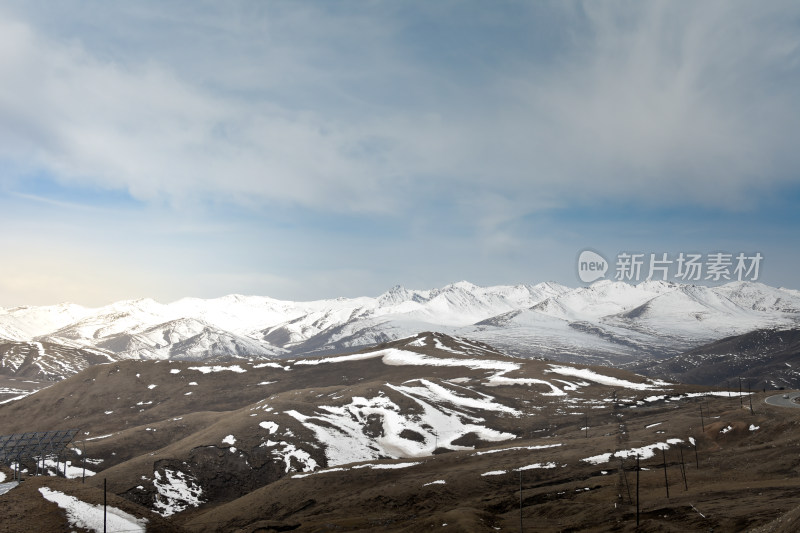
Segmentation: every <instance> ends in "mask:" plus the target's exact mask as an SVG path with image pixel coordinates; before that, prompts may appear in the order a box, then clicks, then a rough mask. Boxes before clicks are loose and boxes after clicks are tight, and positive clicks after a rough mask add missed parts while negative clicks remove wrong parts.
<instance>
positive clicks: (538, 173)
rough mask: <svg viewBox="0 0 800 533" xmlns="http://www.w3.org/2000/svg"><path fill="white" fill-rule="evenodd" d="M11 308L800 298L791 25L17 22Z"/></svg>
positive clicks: (338, 7)
mask: <svg viewBox="0 0 800 533" xmlns="http://www.w3.org/2000/svg"><path fill="white" fill-rule="evenodd" d="M0 79H2V80H3V83H2V84H0V217H2V219H1V220H2V223H3V228H4V230H3V232H2V234H0V306H2V307H10V306H14V305H24V304H48V303H56V302H61V301H73V302H77V303H82V304H86V305H102V304H105V303H108V302H111V301H114V300H118V299H123V298H137V297H144V296H148V297H153V298H156V299H158V300H161V301H171V300H174V299H177V298H180V297H182V296H199V297H215V296H221V295H224V294H229V293H244V294H261V295H269V296H273V297H276V298H282V299H294V300H305V299H314V298H329V297H336V296H357V295H377V294H380V293H381V292H383V291H384V290H386V289H388V288H389V287H391V286H392V285H395V284H402V285H405V286H408V287H413V288H432V287H437V286H442V285H444V284H447V283H450V282H454V281H458V280H461V279H467V280H470V281H472V282H473V283H476V284H480V285H495V284H511V283H537V282H540V281H549V280H553V281H558V282H561V283H565V284H567V285H571V286H576V285H578V284H579V281H578V279H577V276H576V267H575V259H576V257H577V254H578V253H579V252H580V251H581V250H582V249H584V248H592V249H595V250H598V251H601V252H602V253H603V254H604V255H605V256H606V258H607V259H609V260H611V261H612V262H613V261H614V257H615V255H616V254H617V253H618V252H620V251H639V252H641V253H645V254H649V253H658V254H660V253H663V252H666V253H669V254H672V255H677V254H678V253H680V252H698V253H704V254H707V253H712V252H718V251H725V252H729V253H732V254H736V253H738V252H746V253H754V252H760V253H762V254H763V256H764V261H763V264H762V269H761V276H760V281H763V282H765V283H769V284H772V285H776V286H786V287H790V288H796V289H798V288H800V280H798V276H797V269H796V267H795V265H796V264H798V262H800V251H799V250H798V246H797V243H798V242H800V214H798V210H797V206H798V204H800V150H797V140H796V139H797V134H798V125H800V94H798V93H800V6H799V5H798V4H797V3H796V2H788V1H787V2H780V1H776V2H769V3H767V4H763V3H759V4H758V5H756V4H755V3H753V2H744V1H741V2H739V1H726V2H702V3H700V2H586V3H584V2H566V1H554V2H502V1H499V2H483V1H453V2H450V1H440V2H426V1H419V2H411V1H405V2H388V1H383V2H379V1H374V2H368V1H357V2H356V1H353V2H348V1H342V2H323V1H319V2H312V1H308V2H278V1H239V2H224V3H219V2H197V1H191V2H189V1H187V2H100V1H97V2H93V1H61V2H56V3H52V2H29V1H13V0H6V1H2V0H0Z"/></svg>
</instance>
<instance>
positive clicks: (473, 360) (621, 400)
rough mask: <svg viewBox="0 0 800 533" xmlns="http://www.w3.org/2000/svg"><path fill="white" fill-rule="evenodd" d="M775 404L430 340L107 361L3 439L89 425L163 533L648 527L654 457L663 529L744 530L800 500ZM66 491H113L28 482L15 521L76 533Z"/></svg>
mask: <svg viewBox="0 0 800 533" xmlns="http://www.w3.org/2000/svg"><path fill="white" fill-rule="evenodd" d="M760 400H761V397H760V396H758V397H756V398H754V399H753V403H754V407H755V412H754V414H751V412H750V410H749V398H747V399H744V400H743V399H740V398H739V397H737V396H736V395H735V394H733V393H730V392H727V391H716V392H715V391H711V390H709V389H705V388H701V387H687V386H680V385H670V384H668V383H665V382H661V381H657V380H652V379H648V378H644V377H641V376H637V375H635V374H631V373H628V372H624V371H619V370H612V369H607V368H600V367H585V366H576V365H569V364H563V363H556V362H554V361H548V360H541V359H518V358H510V357H507V356H504V355H502V354H500V353H499V352H497V351H496V350H494V349H492V348H491V347H489V346H487V345H484V344H481V343H478V342H475V341H469V340H465V339H460V338H454V337H448V336H445V335H441V334H435V333H423V334H419V335H416V336H413V337H409V338H406V339H402V340H399V341H395V342H392V343H388V344H385V345H381V346H378V347H375V348H372V349H368V350H363V351H361V352H355V353H351V354H345V355H331V356H326V357H319V358H310V359H295V360H282V361H259V360H255V361H252V362H247V361H241V362H237V363H225V364H202V363H197V362H188V361H181V362H175V361H120V362H114V363H109V364H103V365H96V366H92V367H90V368H87V369H86V370H84V371H83V372H81V373H80V374H77V375H75V376H73V377H71V378H69V379H66V380H64V381H61V382H59V383H56V384H54V385H52V386H51V387H49V388H46V389H44V390H41V391H39V392H37V393H35V394H33V395H31V396H28V397H26V398H23V399H20V400H17V401H13V402H9V403H7V404H4V405H0V427H2V428H3V433H13V432H22V431H31V430H45V429H58V428H64V427H75V428H80V429H81V434H80V438H79V439H76V442H75V443H74V448H75V449H77V450H80V452H78V451H75V449H73V451H70V452H69V454H68V455H67V457H66V459H67V461H68V463H67V474H68V476H70V477H75V476H80V475H81V473H82V470H81V468H80V467H81V466H83V460H84V458H85V459H86V460H87V463H86V467H87V469H88V470H89V471H90V473H94V474H95V475H93V476H90V477H88V478H87V479H86V484H85V485H84V486H85V487H88V488H92V487H93V488H94V489H99V488H102V485H103V480H107V483H108V487H109V490H110V491H111V492H112V493H113V494H115V495H117V496H120V497H122V498H123V499H124V501H126V502H129V503H126V504H119V506H120V508H122V507H125V508H126V509H127V512H128V513H132V516H134V517H135V518H136V519H140V518H148V520H149V522H148V524H149V525H148V527H150V528H151V529H153V530H158V529H157V528H160V527H165V526H164V524H168V525H170V524H171V526H172V527H174V528H176V530H177V528H184V529H185V530H186V531H248V532H249V531H253V532H255V531H287V530H297V531H326V530H330V529H333V530H337V529H338V530H371V531H419V530H422V529H428V528H430V527H436V528H440V527H442V526H443V525H444V524H446V526H445V527H447V528H449V530H452V531H495V530H497V529H498V528H499V529H501V530H505V529H511V528H518V526H519V522H520V513H521V517H522V521H523V523H524V524H525V525H526V527H529V528H531V530H532V528H534V526H535V527H536V528H537V530H543V531H556V530H561V529H565V528H572V529H573V530H598V531H600V530H603V531H605V530H609V529H612V528H616V529H619V530H623V531H625V530H628V531H632V530H633V529H634V528H635V521H636V514H635V479H636V472H635V470H634V466H635V456H636V455H637V454H638V455H639V456H640V458H641V461H642V466H643V467H646V468H647V470H644V469H643V470H642V471H640V472H639V476H640V483H641V491H640V500H641V501H640V503H641V510H642V513H641V516H640V521H641V522H642V527H643V528H644V529H643V530H651V531H655V530H659V531H707V530H708V529H709V528H711V527H714V528H715V530H717V531H720V530H722V531H726V530H728V531H732V530H741V529H746V528H747V527H750V526H756V525H763V524H766V523H768V522H769V521H771V520H773V519H776V518H777V517H778V516H780V515H781V514H782V513H783V512H786V511H789V510H791V509H792V508H793V507H794V506H795V505H796V498H797V497H798V496H800V488H799V486H798V484H797V482H796V479H797V473H798V471H800V459H798V458H797V457H796V454H786V453H785V450H786V449H788V448H790V447H792V446H797V444H798V437H797V424H798V421H799V420H800V410H798V411H794V410H792V409H787V408H778V407H771V406H765V405H762V403H761V401H760ZM701 406H702V407H703V410H704V418H703V419H702V424H703V425H702V426H701V418H700V413H699V408H700V407H701ZM84 451H85V452H84ZM662 453H663V455H662ZM662 463H664V464H666V475H667V477H668V482H667V486H668V488H669V489H670V497H669V498H667V497H666V494H665V489H666V488H667V487H665V483H664V475H665V473H664V472H663V471H662V470H659V469H661V468H662ZM62 464H63V463H62ZM753 464H759V469H758V470H754V468H753V467H752V465H753ZM22 466H23V468H25V469H27V472H26V473H25V474H24V475H30V474H31V473H32V470H33V469H34V467H33V465H32V463H28V464H23V465H22ZM46 467H47V469H48V470H50V471H51V472H53V473H55V469H56V466H55V462H54V461H52V460H50V461H46ZM62 469H63V466H62ZM7 476H8V477H10V471H7ZM520 476H521V479H520ZM721 479H723V480H724V483H722V484H720V483H719V480H721ZM56 481H57V483H56ZM29 483H30V484H29ZM47 487H51V488H52V490H57V491H61V492H62V493H64V494H66V495H70V494H71V495H75V497H76V498H84V499H85V501H90V500H91V501H92V502H96V499H97V494H98V493H97V492H93V493H85V494H84V493H83V492H81V491H83V490H84V489H83V488H82V486H81V485H80V483H79V481H78V480H73V481H69V480H53V482H52V484H51V483H50V482H48V481H47V480H42V479H37V480H36V481H35V483H34V482H29V481H26V482H23V483H22V485H20V486H19V487H16V488H14V489H12V490H11V491H9V492H8V493H6V494H4V495H0V512H2V513H4V516H12V514H10V513H12V509H15V508H17V507H16V506H18V505H20V503H21V502H24V503H25V505H26V509H30V510H31V512H33V513H39V514H40V515H41V516H46V517H48V518H47V520H49V521H50V522H48V523H55V522H53V521H56V520H57V517H58V516H62V518H61V520H62V521H64V522H63V524H64V525H63V528H64V529H66V528H67V527H68V526H67V522H66V519H65V518H63V514H62V515H58V512H59V511H58V507H57V506H56V505H55V504H52V503H50V502H48V501H46V500H45V499H44V498H43V496H42V494H43V493H42V492H41V491H40V490H39V489H41V488H47ZM756 489H757V491H758V493H759V495H758V496H755V494H756V492H755V490H756ZM37 502H38V503H37ZM520 503H521V509H520ZM137 513H138V514H137ZM153 513H156V514H153ZM3 527H4V528H5V530H7V531H29V528H30V523H29V522H26V521H24V520H20V521H6V522H4V524H3Z"/></svg>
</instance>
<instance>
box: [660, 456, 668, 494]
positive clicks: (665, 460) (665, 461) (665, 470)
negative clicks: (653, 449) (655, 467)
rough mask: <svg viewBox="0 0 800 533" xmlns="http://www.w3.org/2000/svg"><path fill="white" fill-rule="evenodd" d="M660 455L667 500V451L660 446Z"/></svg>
mask: <svg viewBox="0 0 800 533" xmlns="http://www.w3.org/2000/svg"><path fill="white" fill-rule="evenodd" d="M661 457H663V458H664V487H666V489H667V499H668V500H669V481H668V480H667V452H665V451H664V448H661Z"/></svg>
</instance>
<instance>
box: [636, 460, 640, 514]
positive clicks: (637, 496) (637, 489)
mask: <svg viewBox="0 0 800 533" xmlns="http://www.w3.org/2000/svg"><path fill="white" fill-rule="evenodd" d="M639 470H640V468H639V454H638V453H637V454H636V527H639Z"/></svg>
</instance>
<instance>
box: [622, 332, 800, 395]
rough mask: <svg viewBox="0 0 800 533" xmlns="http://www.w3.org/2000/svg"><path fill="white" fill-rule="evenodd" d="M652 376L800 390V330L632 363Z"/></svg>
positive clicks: (736, 339) (761, 334) (748, 336)
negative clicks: (654, 360) (653, 361)
mask: <svg viewBox="0 0 800 533" xmlns="http://www.w3.org/2000/svg"><path fill="white" fill-rule="evenodd" d="M630 368H631V369H632V370H634V371H636V372H641V373H644V374H647V375H650V376H658V377H660V378H663V379H669V380H673V381H678V382H681V383H693V384H699V385H710V386H717V387H730V386H736V387H738V383H739V378H742V380H743V382H744V387H748V385H749V386H751V387H753V388H754V389H763V388H767V389H779V388H781V389H782V388H786V389H800V329H789V330H781V329H762V330H756V331H752V332H750V333H747V334H744V335H737V336H733V337H727V338H724V339H721V340H719V341H716V342H712V343H710V344H706V345H704V346H701V347H699V348H696V349H694V350H691V351H688V352H686V353H683V354H681V355H678V356H675V357H671V358H669V359H666V360H664V361H660V362H658V363H649V364H644V365H642V364H637V365H631V367H630Z"/></svg>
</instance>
